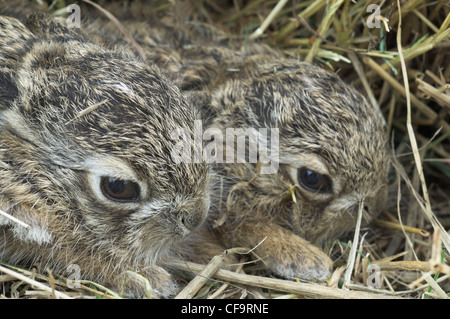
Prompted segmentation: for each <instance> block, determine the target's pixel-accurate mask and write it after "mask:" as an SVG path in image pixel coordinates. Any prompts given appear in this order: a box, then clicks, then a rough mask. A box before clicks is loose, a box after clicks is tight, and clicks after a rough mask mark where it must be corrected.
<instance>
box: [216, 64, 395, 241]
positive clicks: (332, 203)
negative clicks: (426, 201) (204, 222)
mask: <svg viewBox="0 0 450 319" xmlns="http://www.w3.org/2000/svg"><path fill="white" fill-rule="evenodd" d="M259 62H260V61H258V63H255V64H253V67H252V68H249V69H247V73H245V74H244V75H243V77H242V78H240V79H239V80H233V79H232V80H229V81H228V82H227V83H226V84H225V85H223V86H221V87H219V88H218V89H217V90H216V91H215V93H214V94H213V95H212V98H211V99H212V101H211V105H212V112H213V113H215V115H214V117H213V121H212V123H211V125H210V126H211V127H218V128H221V129H222V130H223V131H225V128H226V127H230V126H233V127H241V128H249V127H252V128H270V129H278V137H277V139H278V140H275V139H272V140H271V141H270V142H269V144H268V145H269V146H270V145H272V146H271V148H274V147H273V146H274V145H275V144H276V145H277V149H278V151H279V152H278V154H274V155H275V157H274V158H272V160H276V159H278V163H279V166H277V168H278V169H277V172H276V173H275V174H261V170H260V169H261V167H259V168H256V166H255V165H254V164H253V165H251V164H248V163H247V164H240V165H233V164H232V165H229V164H224V166H223V170H224V171H225V172H223V173H224V174H225V176H226V177H224V178H225V181H226V183H229V184H230V187H232V188H231V191H230V194H229V195H228V199H227V204H228V208H229V210H230V211H231V212H232V213H235V214H236V215H237V217H239V213H236V212H238V211H246V212H249V213H248V214H246V215H245V217H242V218H246V219H252V218H255V219H257V218H260V217H261V215H264V216H265V217H267V218H273V219H277V220H278V221H281V222H282V223H285V225H286V226H288V227H292V228H293V230H294V231H295V232H297V233H299V234H301V235H302V236H303V237H305V238H306V239H309V240H312V241H316V240H320V239H323V238H328V237H330V236H335V235H338V234H340V233H342V232H344V231H347V230H351V229H352V228H353V227H354V226H355V223H356V217H357V214H358V209H359V207H360V205H363V206H362V207H363V212H364V215H363V220H364V221H366V222H367V221H370V220H371V219H372V218H373V217H374V216H375V215H376V214H377V213H378V212H379V211H380V210H381V208H382V207H383V205H384V202H385V200H386V178H387V166H388V153H387V150H386V138H385V132H384V127H383V121H382V119H381V116H380V115H379V114H378V113H377V112H376V111H374V109H373V108H372V107H371V106H370V105H369V104H368V103H367V102H366V100H365V99H364V97H363V96H362V95H361V94H359V93H358V92H357V91H356V90H355V89H353V88H352V87H350V86H349V85H347V84H345V83H344V82H343V81H342V80H340V79H339V78H338V77H337V76H336V75H335V74H332V73H330V72H327V71H324V70H323V69H321V68H319V67H317V66H313V65H311V64H307V63H301V62H297V61H294V60H287V61H286V60H280V61H279V62H277V63H273V62H270V63H266V64H264V63H259ZM271 136H272V135H271V134H269V133H268V134H267V138H268V139H269V140H270V138H271ZM269 146H268V148H269ZM268 154H270V149H268ZM260 160H261V158H260ZM255 168H256V171H258V170H259V172H260V173H259V174H258V176H257V177H256V178H253V177H254V171H255ZM250 180H251V182H250V183H248V181H250ZM237 182H242V183H240V184H239V185H238V184H237ZM246 182H247V183H246ZM294 185H295V186H294ZM237 221H239V218H237Z"/></svg>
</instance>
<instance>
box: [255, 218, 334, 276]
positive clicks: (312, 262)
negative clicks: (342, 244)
mask: <svg viewBox="0 0 450 319" xmlns="http://www.w3.org/2000/svg"><path fill="white" fill-rule="evenodd" d="M271 229H272V236H271V237H267V239H266V240H265V241H264V243H263V244H262V245H261V246H260V247H258V248H259V249H258V255H260V257H262V258H263V261H264V263H265V265H266V267H267V268H268V269H269V270H270V271H271V272H272V273H274V274H276V275H278V276H281V277H283V278H286V279H293V278H299V279H304V280H308V281H325V280H326V279H327V278H328V277H329V276H330V275H331V269H332V265H333V262H332V261H331V259H330V258H329V257H328V256H327V255H326V254H325V253H324V252H323V251H322V250H320V248H319V247H316V246H314V245H312V244H311V243H309V242H308V241H306V240H304V239H303V238H301V237H299V236H297V235H295V234H294V233H293V232H291V231H288V230H285V229H283V228H280V227H275V226H272V228H271Z"/></svg>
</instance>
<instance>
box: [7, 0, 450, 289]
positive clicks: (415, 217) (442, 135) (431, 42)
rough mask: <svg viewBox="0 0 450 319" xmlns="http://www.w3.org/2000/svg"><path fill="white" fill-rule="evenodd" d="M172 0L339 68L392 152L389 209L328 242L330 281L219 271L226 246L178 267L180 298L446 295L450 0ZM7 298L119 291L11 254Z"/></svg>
mask: <svg viewBox="0 0 450 319" xmlns="http://www.w3.org/2000/svg"><path fill="white" fill-rule="evenodd" d="M36 2H37V3H38V4H40V5H49V8H50V10H51V11H52V12H53V13H54V14H64V13H65V12H66V11H65V7H66V6H67V5H68V4H70V3H69V1H63V0H59V1H57V0H55V1H50V0H49V1H47V2H46V1H43V0H40V1H36ZM144 2H145V1H144ZM98 3H99V4H100V5H102V3H104V2H102V1H98ZM373 4H375V5H378V6H379V7H378V8H380V11H379V14H380V20H379V21H380V26H379V27H374V28H369V27H368V25H369V24H368V23H370V22H371V23H376V20H370V21H369V20H368V19H370V18H373V17H374V16H371V15H372V14H377V13H378V11H375V9H374V8H375V7H371V8H372V9H369V10H368V9H367V8H368V7H369V5H373ZM399 4H400V6H398V5H399ZM172 6H178V7H179V8H181V9H183V10H186V9H187V8H189V9H190V10H191V12H192V15H193V17H194V18H198V19H201V20H202V21H207V22H209V23H210V24H213V25H214V26H216V27H218V28H220V29H222V30H224V31H226V32H229V33H230V34H240V35H242V36H244V37H250V38H260V39H261V40H262V41H265V42H267V43H269V44H271V45H273V46H276V47H278V48H279V49H281V50H283V51H284V52H285V53H286V54H287V55H291V56H293V57H299V58H301V59H302V60H306V61H310V62H314V63H317V64H319V65H321V66H322V67H324V68H328V69H331V70H334V71H336V72H338V73H339V74H340V76H341V77H343V78H344V79H346V80H347V81H349V82H351V83H353V84H354V85H356V86H358V87H359V88H360V89H361V91H362V92H363V93H364V94H365V95H366V96H367V98H368V100H369V101H370V103H372V105H374V106H375V107H379V108H380V109H381V111H382V114H383V116H384V118H385V120H386V123H387V131H388V134H389V136H390V138H391V148H392V151H393V154H394V158H393V160H392V169H391V174H390V192H389V201H388V204H387V207H386V209H385V211H384V212H383V214H382V216H380V217H379V219H378V220H377V221H376V222H375V223H374V225H372V226H371V227H370V228H363V229H357V230H356V232H355V233H354V234H349V235H348V237H346V238H339V239H336V240H335V241H333V242H327V243H324V244H323V249H324V250H325V251H326V252H328V253H329V254H330V256H332V259H333V260H334V261H335V271H334V274H333V276H332V278H330V280H329V281H328V283H327V284H324V285H320V284H314V283H302V282H295V281H287V280H281V279H277V278H272V277H270V276H267V275H263V274H262V273H261V269H258V268H257V267H256V266H255V265H253V264H245V263H243V264H242V265H241V266H240V267H238V270H237V271H236V272H230V271H226V270H223V269H220V270H218V269H219V268H220V265H221V264H222V262H223V256H217V257H215V258H213V259H212V260H211V262H210V263H209V264H208V265H195V264H186V263H180V264H179V265H178V266H177V274H178V275H177V276H178V279H179V282H180V283H181V288H184V289H183V290H182V291H180V294H179V296H178V297H182V298H379V297H381V298H392V297H406V298H448V297H449V295H450V280H449V276H450V267H449V260H450V257H449V249H450V235H449V233H448V230H449V229H450V123H449V121H450V116H449V113H450V81H449V78H450V53H449V52H450V51H449V48H450V28H449V26H450V3H449V2H448V1H444V0H440V1H421V0H410V1H396V0H394V1H375V0H370V1H350V0H330V1H322V0H316V1H313V0H308V1H282V0H280V1H261V0H248V1H240V0H236V1H212V0H203V1H184V2H182V3H181V2H178V1H169V2H158V1H156V2H155V1H153V7H154V8H155V10H166V9H167V8H169V9H170V7H172ZM388 29H389V31H388ZM399 31H400V32H399ZM230 253H233V252H230ZM244 259H245V258H244ZM243 261H244V260H243ZM369 266H370V267H369ZM368 267H369V268H368ZM368 269H369V271H368ZM373 270H378V271H379V272H374V271H373ZM196 274H197V275H198V276H195V275H196ZM378 274H379V275H380V276H378ZM343 286H344V287H343ZM149 297H151V290H149ZM0 298H120V292H113V291H109V290H108V289H106V288H104V287H101V286H99V285H98V284H96V283H93V282H81V286H80V287H79V288H69V287H68V285H67V281H66V280H65V278H64V277H60V276H58V275H57V274H52V273H51V272H48V273H44V274H39V273H37V272H36V269H19V268H16V267H13V266H11V265H6V264H4V263H1V264H0Z"/></svg>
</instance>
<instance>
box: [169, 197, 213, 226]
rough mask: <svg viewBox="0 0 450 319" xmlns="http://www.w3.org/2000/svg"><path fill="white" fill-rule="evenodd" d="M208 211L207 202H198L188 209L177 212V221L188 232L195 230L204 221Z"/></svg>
mask: <svg viewBox="0 0 450 319" xmlns="http://www.w3.org/2000/svg"><path fill="white" fill-rule="evenodd" d="M208 210H209V200H208V201H203V200H201V201H199V202H196V203H193V204H192V205H189V207H188V208H184V209H181V210H179V211H178V212H177V213H176V214H177V221H178V224H179V225H180V226H181V227H184V228H186V229H187V230H189V231H192V230H194V229H196V228H197V227H198V226H200V225H201V224H202V222H203V221H204V220H205V218H206V215H207V213H208Z"/></svg>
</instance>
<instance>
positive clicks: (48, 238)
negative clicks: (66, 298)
mask: <svg viewBox="0 0 450 319" xmlns="http://www.w3.org/2000/svg"><path fill="white" fill-rule="evenodd" d="M122 51H123V50H122ZM97 103H100V105H99V107H98V108H97V109H96V110H94V111H92V112H90V113H88V114H86V115H83V116H78V112H80V111H82V110H84V109H86V108H87V107H89V106H91V105H94V104H97ZM197 117H198V115H197V111H196V110H195V109H194V108H193V106H192V104H191V103H190V101H189V99H188V98H186V96H184V95H183V94H182V93H181V92H180V90H179V89H178V88H177V87H175V86H174V85H173V84H171V83H170V82H169V81H168V80H167V78H166V77H164V76H163V75H162V74H161V72H160V71H159V69H158V68H157V67H153V66H148V65H146V64H144V63H141V62H139V61H137V59H136V58H134V57H133V56H132V55H131V54H127V53H122V52H120V50H113V49H110V50H109V49H105V48H103V47H101V46H98V45H96V44H93V43H90V42H89V41H88V40H86V38H85V36H84V35H82V34H80V33H78V30H69V29H67V28H66V27H65V24H64V23H60V22H58V21H57V20H54V19H52V18H50V17H48V16H45V15H42V14H37V15H32V16H30V17H28V18H26V19H24V20H23V23H22V22H19V20H17V19H15V18H11V17H7V16H0V209H1V210H3V211H5V212H7V213H8V214H10V215H12V216H14V217H16V218H18V219H20V220H21V221H23V222H25V223H27V224H28V225H30V228H27V229H25V228H23V226H21V225H19V224H17V223H15V222H13V221H11V220H9V219H7V218H6V217H3V216H1V217H0V238H1V239H0V260H2V261H5V262H8V263H12V264H19V265H26V266H31V265H37V266H39V267H40V269H42V271H45V269H47V268H50V269H51V270H52V271H53V272H54V273H59V274H62V275H66V276H69V275H70V274H71V273H70V272H69V273H68V272H66V270H67V266H68V265H70V264H77V265H78V266H79V267H80V269H81V273H80V275H81V278H79V279H89V280H94V281H96V282H98V283H100V284H103V285H106V286H108V287H110V288H113V289H115V290H116V291H118V292H119V291H120V290H121V288H122V284H123V278H124V277H123V276H124V275H125V272H126V271H127V270H133V271H137V272H139V273H141V274H142V275H144V276H145V277H146V278H147V279H148V280H149V281H150V283H151V285H152V287H153V291H152V293H153V296H162V297H165V296H170V295H172V294H174V293H175V291H176V284H175V283H174V282H173V280H172V279H171V276H170V275H169V273H168V272H167V271H166V270H165V269H164V265H165V263H166V262H167V260H170V255H169V254H168V251H169V248H171V247H172V246H173V245H174V244H175V243H177V242H180V241H182V240H183V238H185V237H186V236H187V235H188V234H189V232H190V231H191V230H192V229H194V228H195V227H197V226H198V225H199V224H200V223H201V222H202V220H203V219H204V217H205V215H206V212H207V210H208V207H209V195H208V192H207V189H208V185H209V176H210V173H209V171H210V169H209V167H208V165H206V164H183V163H182V164H178V165H176V164H174V163H173V161H172V158H171V156H170V151H171V149H172V147H173V142H172V141H171V140H170V139H168V138H167V137H168V136H169V135H170V132H171V131H172V130H174V129H175V128H183V129H185V130H186V131H187V132H192V129H193V123H194V120H195V119H196V118H197ZM101 175H107V176H112V177H116V178H122V179H125V180H133V181H135V182H136V183H138V184H139V185H140V186H141V189H142V190H145V191H143V193H142V198H141V200H140V201H139V202H138V203H117V202H113V201H110V200H108V199H106V198H104V197H102V196H101V192H100V191H99V190H98V187H99V186H98V185H97V184H96V181H97V179H98V178H99V176H101ZM174 250H175V251H176V249H174ZM128 278H132V276H128ZM125 293H126V295H127V296H132V297H141V296H143V295H144V294H145V291H144V283H143V282H132V281H131V280H128V282H127V285H126V286H125Z"/></svg>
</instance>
